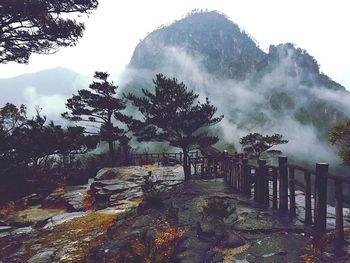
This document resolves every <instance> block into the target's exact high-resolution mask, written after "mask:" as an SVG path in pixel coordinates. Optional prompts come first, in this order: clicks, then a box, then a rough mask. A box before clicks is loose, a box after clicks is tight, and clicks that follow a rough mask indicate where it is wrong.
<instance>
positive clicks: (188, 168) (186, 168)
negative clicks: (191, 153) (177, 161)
mask: <svg viewBox="0 0 350 263" xmlns="http://www.w3.org/2000/svg"><path fill="white" fill-rule="evenodd" d="M182 151H183V158H182V165H183V168H184V175H185V181H187V180H189V179H190V178H191V165H190V163H189V160H188V159H189V157H188V151H187V149H182Z"/></svg>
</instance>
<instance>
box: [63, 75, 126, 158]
mask: <svg viewBox="0 0 350 263" xmlns="http://www.w3.org/2000/svg"><path fill="white" fill-rule="evenodd" d="M108 76H109V74H107V73H105V72H95V75H94V77H95V79H96V80H97V81H94V82H93V83H92V84H90V86H89V90H86V89H82V90H78V95H73V96H72V97H71V98H70V99H68V100H67V103H66V106H67V108H68V109H69V110H70V114H69V113H68V112H64V113H62V117H63V118H65V119H68V120H70V121H73V122H78V123H82V122H87V123H94V124H97V126H92V130H91V131H90V132H89V133H91V134H98V135H99V136H100V140H101V141H106V142H107V143H108V146H109V155H110V158H111V161H112V163H113V164H114V163H115V149H114V141H119V140H125V139H126V138H127V136H126V131H125V130H124V129H122V128H119V127H117V126H114V124H113V119H114V120H116V121H124V118H125V116H124V114H123V113H122V112H121V111H123V110H124V109H125V108H126V101H125V100H124V99H120V98H116V97H115V95H116V90H117V88H118V86H115V85H114V84H113V82H109V81H108V80H107V78H108Z"/></svg>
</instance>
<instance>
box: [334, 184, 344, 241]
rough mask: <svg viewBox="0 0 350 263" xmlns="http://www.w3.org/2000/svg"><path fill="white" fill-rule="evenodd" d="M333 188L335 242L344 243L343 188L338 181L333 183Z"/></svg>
mask: <svg viewBox="0 0 350 263" xmlns="http://www.w3.org/2000/svg"><path fill="white" fill-rule="evenodd" d="M334 184H335V187H334V191H335V240H336V242H337V243H338V244H339V243H343V241H344V225H343V224H344V223H343V199H342V198H343V186H342V182H341V180H339V179H335V181H334Z"/></svg>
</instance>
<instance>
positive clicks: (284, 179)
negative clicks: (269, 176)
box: [278, 156, 288, 214]
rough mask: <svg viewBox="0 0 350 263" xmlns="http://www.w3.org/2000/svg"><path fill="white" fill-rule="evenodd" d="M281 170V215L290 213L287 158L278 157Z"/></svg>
mask: <svg viewBox="0 0 350 263" xmlns="http://www.w3.org/2000/svg"><path fill="white" fill-rule="evenodd" d="M278 170H279V179H280V180H279V181H280V184H279V193H280V194H279V198H280V200H279V201H280V202H279V211H280V213H281V214H285V213H287V212H288V158H287V156H280V157H278Z"/></svg>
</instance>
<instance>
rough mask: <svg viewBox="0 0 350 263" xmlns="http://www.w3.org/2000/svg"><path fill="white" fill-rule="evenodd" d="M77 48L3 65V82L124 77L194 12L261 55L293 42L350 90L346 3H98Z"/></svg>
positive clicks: (280, 0) (165, 0) (270, 0)
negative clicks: (161, 35)
mask: <svg viewBox="0 0 350 263" xmlns="http://www.w3.org/2000/svg"><path fill="white" fill-rule="evenodd" d="M99 2H100V6H99V7H98V9H97V10H96V12H94V13H93V14H92V15H91V16H90V18H89V19H88V20H87V22H86V31H85V34H84V36H83V38H82V39H81V40H80V42H79V43H78V45H77V46H76V47H73V48H62V49H61V50H60V51H59V52H57V53H56V54H54V55H32V57H31V59H30V62H29V64H28V65H19V64H16V63H8V64H3V65H0V78H5V77H11V76H15V75H19V74H22V73H26V72H35V71H39V70H43V69H48V68H52V67H56V66H62V67H67V68H70V69H72V70H74V71H77V72H79V73H81V74H85V75H92V74H93V72H94V71H95V70H99V71H101V70H103V71H109V72H110V73H114V74H115V73H118V72H120V71H121V70H122V69H123V68H124V67H125V65H127V64H128V62H129V60H130V58H131V56H132V52H133V50H134V48H135V47H136V45H137V44H138V42H139V40H140V39H143V38H144V37H145V36H146V35H147V33H148V32H151V31H153V30H154V29H155V28H157V27H158V26H160V25H162V24H169V23H171V22H173V21H174V20H178V19H180V18H182V17H183V16H185V15H186V14H187V13H188V12H190V11H191V10H193V9H196V8H198V9H209V10H218V11H220V12H223V13H225V14H226V15H227V16H228V17H230V19H231V20H232V21H234V22H235V23H237V24H238V25H239V26H240V27H241V28H242V29H244V30H246V31H247V32H248V33H249V34H250V35H251V36H253V37H254V38H255V39H256V40H257V41H258V43H259V44H260V47H261V48H262V49H263V50H265V51H266V50H267V48H268V46H269V45H270V44H274V45H277V44H280V43H285V42H292V43H294V44H296V45H297V46H298V47H300V48H303V49H306V50H307V51H308V52H309V54H310V55H312V56H314V57H315V58H316V60H317V61H318V63H319V64H320V65H321V71H323V72H324V73H325V74H327V75H328V76H330V77H331V78H332V79H333V80H335V81H337V82H339V83H340V84H342V85H343V86H345V87H346V88H348V89H349V90H350V34H349V27H350V15H349V12H350V1H348V0H332V1H330V0H318V1H316V0H294V1H283V0H263V1H262V0H240V1H238V0H173V1H170V0H147V1H141V0H139V1H136V0H128V1H115V0H99Z"/></svg>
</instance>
